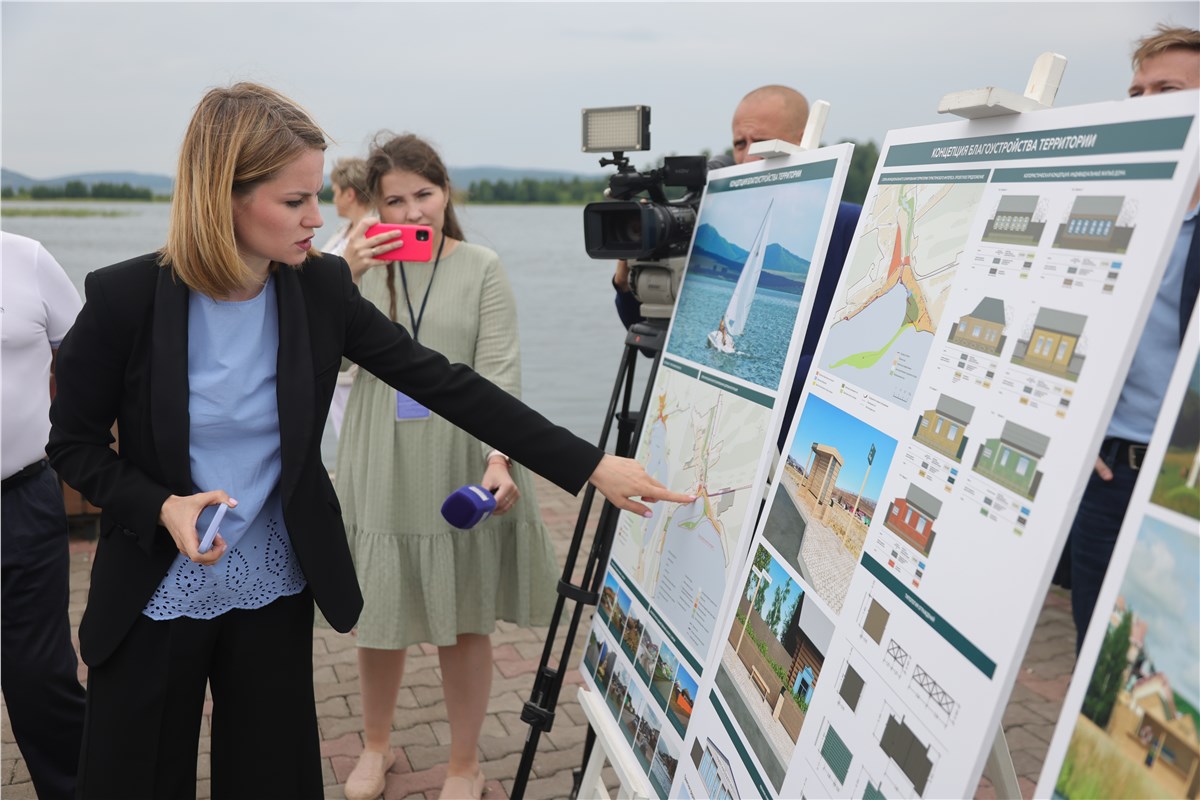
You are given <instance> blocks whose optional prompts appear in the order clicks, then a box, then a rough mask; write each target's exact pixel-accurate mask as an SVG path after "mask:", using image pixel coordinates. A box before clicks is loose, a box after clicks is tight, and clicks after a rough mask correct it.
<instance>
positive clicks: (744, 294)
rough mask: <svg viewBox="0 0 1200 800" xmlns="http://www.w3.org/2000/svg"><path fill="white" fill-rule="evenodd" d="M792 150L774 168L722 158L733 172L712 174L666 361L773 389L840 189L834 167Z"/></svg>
mask: <svg viewBox="0 0 1200 800" xmlns="http://www.w3.org/2000/svg"><path fill="white" fill-rule="evenodd" d="M846 152H847V154H848V153H849V148H847V150H846ZM794 158H795V159H796V161H795V163H790V164H786V165H782V166H777V167H775V168H774V169H768V168H767V165H766V163H765V162H752V163H746V164H742V165H740V166H735V167H729V168H728V169H730V170H733V171H735V172H731V173H730V174H731V175H732V176H733V177H726V178H721V177H718V178H716V179H713V180H710V183H709V185H708V187H707V188H706V190H705V194H704V198H703V199H702V200H701V203H700V210H699V212H698V214H697V217H696V227H695V232H694V234H693V237H692V244H691V247H690V249H689V250H688V258H687V267H686V269H685V270H684V274H683V278H682V280H681V281H680V284H679V295H678V300H677V301H676V303H675V314H674V315H673V317H672V318H671V327H670V329H669V331H668V333H667V342H666V347H665V348H664V349H665V352H664V356H665V357H666V362H667V363H668V364H672V363H674V364H677V365H678V366H680V367H681V368H683V369H685V370H688V369H700V370H701V371H703V372H706V373H709V374H711V375H714V376H721V377H724V378H733V379H735V381H736V382H745V383H746V384H749V385H750V386H753V387H760V388H762V389H765V390H767V391H768V392H774V391H777V390H778V389H779V387H780V385H781V382H782V381H783V375H784V372H785V364H786V362H787V360H788V354H789V349H790V348H791V346H792V344H793V342H794V341H795V333H796V331H797V323H798V321H799V316H800V306H801V301H802V300H803V298H804V297H805V290H806V287H807V286H808V285H809V284H810V283H813V280H814V279H819V278H820V266H819V264H813V258H814V253H815V252H816V248H817V242H818V239H819V237H820V234H821V230H822V226H823V225H825V224H826V223H829V224H832V219H833V211H834V210H836V208H837V199H838V196H839V192H840V188H839V189H838V190H837V191H836V192H835V191H834V186H833V183H834V181H833V178H832V177H831V176H830V172H832V167H827V168H826V169H818V170H811V171H809V172H804V171H803V170H800V169H797V168H796V165H797V164H799V163H800V158H801V157H799V156H797V157H794ZM822 163H824V162H822ZM772 166H774V165H772ZM800 166H803V164H800ZM839 187H840V184H839ZM814 288H815V284H814ZM796 346H797V349H798V347H799V345H798V343H796ZM789 376H790V375H789Z"/></svg>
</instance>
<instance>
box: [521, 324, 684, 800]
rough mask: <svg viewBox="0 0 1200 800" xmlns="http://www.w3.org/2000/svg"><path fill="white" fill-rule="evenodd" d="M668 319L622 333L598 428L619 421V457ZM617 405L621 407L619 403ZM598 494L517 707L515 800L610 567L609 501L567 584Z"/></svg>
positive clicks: (628, 448)
mask: <svg viewBox="0 0 1200 800" xmlns="http://www.w3.org/2000/svg"><path fill="white" fill-rule="evenodd" d="M667 322H668V320H666V319H653V318H652V319H648V320H647V321H645V322H639V323H636V324H634V325H632V326H630V328H629V333H628V334H627V335H626V337H625V351H624V353H623V354H622V355H621V365H620V366H619V367H618V368H617V379H616V382H615V383H614V384H613V391H612V397H611V398H610V399H609V401H608V411H607V413H606V415H605V418H604V427H603V428H602V429H601V431H600V442H599V446H600V448H601V449H604V448H605V445H606V444H608V437H609V433H610V431H611V430H612V422H613V420H614V419H615V420H616V422H617V441H616V444H615V447H614V449H613V452H614V453H615V454H616V455H619V456H629V455H630V454H631V453H632V450H633V447H634V444H635V443H636V441H637V436H638V434H639V433H640V432H641V426H642V421H643V420H644V419H645V418H646V409H647V408H649V404H650V395H651V393H652V392H653V391H654V376H655V374H656V373H657V372H658V365H659V362H660V361H661V359H662V348H663V344H664V343H665V341H666V337H667ZM639 351H641V352H644V353H646V354H647V355H652V356H653V358H654V360H653V362H652V363H651V366H650V374H649V377H648V378H647V380H646V391H645V393H644V394H643V396H642V403H641V407H640V408H639V409H638V410H637V411H632V410H631V409H630V402H631V400H632V399H633V377H634V372H635V367H636V365H637V360H638V353H639ZM618 403H620V411H619V412H618V410H617V405H618ZM595 493H596V489H595V487H593V486H591V485H589V486H588V487H587V490H586V491H585V492H584V494H583V504H582V505H581V506H580V508H579V516H578V517H577V518H576V520H575V534H574V536H573V538H572V539H571V548H570V550H568V551H567V558H566V563H565V564H564V565H563V574H562V578H561V579H560V580H559V582H558V601H557V602H556V603H555V606H554V616H553V617H551V619H550V631H549V633H548V634H547V635H546V646H545V648H544V649H543V650H542V660H541V662H540V663H539V664H538V669H537V673H536V674H535V676H534V679H533V691H532V692H531V693H530V696H529V702H527V703H526V704H525V707H524V709H522V711H521V720H522V721H524V722H525V723H527V724H528V725H529V735H528V736H527V737H526V739H525V750H524V752H523V753H522V754H521V763H520V765H519V766H518V767H517V774H516V778H515V779H514V781H513V790H512V797H513V798H515V800H520V798H522V797H524V796H525V784H526V783H527V782H528V780H529V771H530V770H531V769H532V768H533V759H534V756H535V755H537V748H538V742H539V741H540V740H541V735H542V733H543V732H548V731H549V730H550V729H551V727H553V725H554V709H555V707H556V706H557V705H558V693H559V691H560V690H561V689H562V683H563V670H564V669H566V666H567V662H568V660H570V657H571V648H572V647H574V644H575V632H576V630H577V629H578V627H579V619H580V617H582V616H583V611H584V607H585V606H595V605H596V603H597V602H598V600H599V598H600V588H601V585H602V583H603V581H604V570H605V568H606V567H607V566H608V555H609V552H610V550H611V549H612V539H613V533H614V532H615V531H616V528H617V518H618V515H619V513H620V512H619V510H618V509H617V508H616V507H615V506H613V505H612V504H611V503H609V502H608V501H605V502H604V505H603V506H602V507H601V509H600V519H599V521H598V522H597V523H596V533H595V535H594V536H593V537H592V549H591V552H590V553H588V558H587V563H586V564H585V565H584V570H583V577H582V580H581V581H580V584H579V585H578V586H576V585H575V584H573V583H571V577H572V575H573V574H574V572H575V561H576V559H577V558H578V556H579V550H580V547H581V546H582V544H583V534H584V531H585V530H586V528H587V524H588V516H589V514H590V513H591V509H592V499H593V498H594V496H595ZM567 600H573V601H574V602H575V608H574V611H572V613H571V621H570V623H569V626H568V627H567V631H566V641H565V642H564V644H563V649H562V652H561V654H560V655H559V657H558V660H557V662H556V664H555V666H553V667H551V666H550V665H549V664H550V656H551V652H552V651H553V649H554V639H555V636H556V634H557V631H558V626H559V622H560V620H561V618H562V613H563V608H564V606H565V604H566V601H567ZM595 741H596V733H595V731H593V730H592V729H591V727H589V728H588V733H587V740H586V741H585V742H584V749H583V763H584V764H586V763H587V761H588V758H590V756H591V753H592V746H593V745H594V744H595ZM581 778H582V770H579V771H576V773H575V787H574V789H573V790H572V792H571V797H572V798H574V797H575V796H576V795H577V794H578V793H579V781H580V779H581Z"/></svg>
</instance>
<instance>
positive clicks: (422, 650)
mask: <svg viewBox="0 0 1200 800" xmlns="http://www.w3.org/2000/svg"><path fill="white" fill-rule="evenodd" d="M538 491H539V495H540V498H541V500H542V506H543V510H544V511H545V513H546V517H547V519H551V518H553V519H556V520H558V522H557V523H556V525H555V527H552V529H551V533H552V538H553V540H554V545H555V548H556V551H558V552H559V553H560V554H563V553H565V552H566V549H567V544H568V542H569V539H570V535H571V531H572V529H573V527H574V521H575V509H576V508H577V507H578V501H577V500H576V499H575V498H572V497H570V496H569V495H566V494H565V493H563V492H561V490H558V489H557V488H556V487H552V486H551V485H550V484H548V483H546V482H545V481H541V480H540V479H539V480H538ZM555 498H557V499H555ZM72 548H73V552H72V571H71V581H72V591H71V601H70V602H71V610H72V619H73V620H74V621H75V624H77V623H78V617H79V615H80V614H82V611H83V607H84V604H85V603H86V598H87V581H88V579H89V577H90V569H91V552H92V550H93V549H94V543H90V544H86V543H85V544H78V543H77V542H75V541H73V542H72ZM582 568H583V565H582V563H580V564H579V565H577V568H576V572H577V573H581V572H582ZM572 611H573V608H572V607H571V605H570V604H567V607H566V609H565V612H566V615H567V616H565V617H564V619H563V620H562V622H563V623H564V624H560V625H559V626H558V629H557V631H556V636H555V642H554V643H553V645H552V652H551V664H552V665H553V664H554V663H555V660H556V659H557V658H559V656H560V655H561V653H562V649H563V642H565V638H566V633H567V631H566V627H567V626H566V624H565V623H566V622H568V621H569V619H570V616H569V615H570V614H571V613H572ZM590 616H591V612H590V611H585V613H584V617H585V619H583V620H581V623H580V626H579V628H578V629H577V630H576V632H575V641H574V644H573V647H572V649H571V652H570V653H569V657H568V658H567V661H566V666H565V667H564V673H563V689H562V695H561V697H560V701H559V703H558V705H557V707H556V709H555V712H556V716H555V720H554V725H553V727H552V729H551V730H550V731H548V732H545V733H543V734H542V736H541V737H540V741H539V746H538V753H537V755H536V757H535V758H534V761H533V767H532V774H531V775H530V780H529V783H528V785H527V786H526V793H525V797H526V798H528V800H541V799H542V798H561V797H565V796H566V794H567V793H568V792H569V791H570V789H571V786H572V783H573V773H574V771H575V770H577V769H579V768H580V767H581V766H582V760H583V742H584V739H585V737H586V733H587V717H586V715H585V714H584V713H583V710H582V708H580V706H579V702H578V700H577V698H576V695H577V690H576V688H575V686H576V685H577V683H578V682H579V680H580V677H579V676H578V675H579V673H578V664H579V660H580V658H581V654H582V650H583V646H584V644H585V640H586V631H587V629H588V627H589V626H590V622H589V621H588V619H589V618H590ZM547 632H548V630H547V629H546V628H532V629H524V628H519V627H517V626H515V625H513V624H512V623H508V622H500V623H498V624H497V627H496V632H495V633H494V634H493V636H492V642H493V655H494V662H495V670H494V672H493V675H492V692H491V694H492V696H491V699H490V702H489V708H488V714H487V716H486V717H485V719H484V727H483V732H482V736H481V744H480V751H481V759H482V764H483V769H484V773H485V775H487V776H488V784H487V785H488V787H489V793H488V798H489V800H500V798H506V797H508V796H509V795H510V793H511V790H512V785H513V779H514V777H515V775H516V773H517V769H518V767H519V765H520V761H521V756H522V754H523V751H524V747H525V741H526V737H527V735H528V733H529V726H528V725H526V724H525V723H524V722H522V721H521V719H520V713H521V711H522V709H523V707H524V705H525V702H526V701H527V700H528V699H529V693H530V691H531V689H532V685H533V675H534V673H535V671H536V668H537V665H538V664H539V663H540V660H541V657H542V652H543V649H544V646H545V640H546V636H547ZM437 652H438V651H437V648H436V647H433V646H424V647H413V648H410V650H409V658H408V663H407V665H406V666H407V670H406V675H405V681H404V685H403V686H402V687H401V689H400V692H399V695H398V698H397V707H396V711H395V713H394V715H393V730H392V731H391V733H390V735H389V741H390V743H391V744H392V746H393V747H394V748H395V750H396V754H397V760H396V765H395V766H394V767H393V768H392V771H390V772H389V773H388V776H387V780H388V783H387V788H386V790H385V797H386V798H388V800H397V799H398V798H403V797H412V798H421V800H436V798H437V794H438V791H439V790H440V788H441V784H442V781H443V780H444V776H445V766H444V764H445V760H446V758H447V757H448V752H449V748H448V741H449V726H448V723H447V722H446V708H445V702H444V698H443V697H442V688H441V671H440V667H439V662H438V656H437ZM313 657H314V662H315V663H316V669H315V671H314V693H315V695H316V698H317V702H318V716H319V720H320V731H321V735H322V742H321V756H322V760H321V768H322V776H323V781H324V783H325V796H326V797H327V798H341V797H344V792H343V791H342V781H344V780H345V778H346V776H348V775H349V771H350V770H351V769H353V766H354V763H355V761H356V760H357V758H358V755H359V754H360V753H361V752H362V727H361V726H362V716H361V715H362V698H361V694H360V686H359V679H358V664H357V639H356V637H354V636H352V635H345V634H339V633H337V632H336V631H333V630H331V629H328V628H320V627H318V628H317V629H316V630H315V632H314V639H313ZM1073 666H1074V627H1073V624H1072V622H1071V616H1070V595H1069V594H1066V593H1061V592H1056V591H1052V592H1051V593H1050V594H1048V595H1047V597H1046V599H1045V602H1044V604H1043V607H1042V610H1041V614H1040V616H1039V619H1038V622H1037V624H1036V626H1035V629H1034V635H1033V637H1032V638H1031V643H1030V647H1029V650H1028V652H1027V653H1026V656H1025V658H1024V659H1023V664H1022V666H1021V668H1020V671H1019V672H1018V679H1017V682H1016V683H1015V685H1014V688H1013V693H1012V697H1011V698H1010V701H1009V704H1008V706H1007V708H1006V710H1005V713H1004V727H1005V729H1006V731H1007V738H1008V741H1009V746H1010V749H1011V751H1012V754H1013V762H1014V766H1015V767H1016V770H1017V773H1018V776H1019V780H1020V784H1021V789H1022V794H1023V795H1024V796H1025V797H1029V796H1030V795H1031V794H1032V790H1033V786H1034V784H1035V783H1036V780H1037V777H1038V774H1039V772H1040V770H1041V762H1042V760H1043V759H1044V757H1045V751H1046V749H1047V744H1046V743H1047V741H1048V740H1049V737H1050V736H1051V735H1052V732H1053V726H1054V724H1055V722H1056V720H1057V715H1058V709H1059V707H1060V706H1061V703H1062V700H1063V697H1064V696H1065V691H1066V686H1067V683H1068V681H1069V676H1070V674H1071V670H1072V669H1073ZM80 674H81V677H82V678H83V679H86V674H87V671H86V667H84V666H83V665H82V664H81V665H80ZM209 724H210V720H209V717H208V716H205V717H204V718H203V719H202V721H201V729H202V735H201V740H200V744H199V748H198V753H199V755H198V760H197V764H198V768H200V769H201V771H202V772H201V774H207V769H208V766H207V764H208V755H207V754H208V753H209V752H210V750H211V742H210V740H209V733H208V731H209ZM0 744H2V745H3V750H4V753H3V755H4V756H7V758H3V760H2V761H0V794H2V795H3V797H4V798H5V800H8V799H9V798H22V797H33V796H34V794H33V789H32V784H31V783H30V781H29V775H28V771H27V769H26V767H25V765H24V762H23V761H22V760H21V759H20V758H19V757H18V752H17V750H16V748H15V744H13V741H12V735H11V731H10V730H9V726H8V724H7V716H6V715H5V712H4V710H3V704H2V702H0ZM602 780H603V783H604V784H605V786H606V787H607V788H608V790H609V792H610V794H616V793H617V790H618V788H619V785H618V782H617V780H616V775H615V773H614V772H613V770H612V769H611V767H607V768H606V769H605V770H604V771H603V772H602ZM210 792H211V788H210V785H209V781H208V779H207V778H203V779H201V780H200V782H199V785H198V787H197V797H198V800H205V799H206V798H208V797H209V796H210ZM975 796H976V797H980V798H985V797H986V798H991V797H994V796H995V791H994V788H993V787H991V784H990V783H989V782H988V781H987V780H986V779H984V780H981V781H980V784H979V786H978V787H977V789H976V793H975Z"/></svg>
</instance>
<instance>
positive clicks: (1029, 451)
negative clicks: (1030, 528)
mask: <svg viewBox="0 0 1200 800" xmlns="http://www.w3.org/2000/svg"><path fill="white" fill-rule="evenodd" d="M1049 446H1050V439H1049V437H1046V436H1043V435H1042V434H1040V433H1037V432H1035V431H1031V430H1029V429H1028V428H1025V427H1022V426H1021V425H1018V424H1016V423H1015V422H1011V421H1009V422H1005V423H1004V428H1003V430H1001V431H1000V436H999V437H998V438H995V439H988V440H987V441H985V442H984V443H983V446H982V447H980V448H979V453H978V454H977V455H976V456H975V471H976V472H978V473H979V474H980V475H983V476H984V477H986V478H990V479H991V480H993V481H995V482H996V483H998V484H1000V485H1001V486H1003V487H1004V488H1006V489H1011V490H1012V491H1014V492H1016V493H1017V494H1019V495H1021V496H1022V497H1024V498H1027V499H1029V500H1032V499H1034V497H1035V496H1036V495H1037V490H1038V485H1039V484H1041V482H1042V473H1041V472H1039V471H1038V468H1037V467H1038V463H1039V462H1040V461H1041V460H1042V458H1043V457H1044V456H1045V455H1046V448H1047V447H1049Z"/></svg>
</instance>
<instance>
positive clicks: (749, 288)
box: [725, 200, 775, 336]
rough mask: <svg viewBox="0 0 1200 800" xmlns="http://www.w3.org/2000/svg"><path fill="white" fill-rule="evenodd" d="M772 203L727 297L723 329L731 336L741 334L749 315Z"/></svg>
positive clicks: (765, 247)
mask: <svg viewBox="0 0 1200 800" xmlns="http://www.w3.org/2000/svg"><path fill="white" fill-rule="evenodd" d="M774 205H775V201H774V200H772V201H771V203H770V205H768V206H767V213H766V214H764V215H763V221H762V224H761V225H759V227H758V235H757V236H755V237H754V243H753V244H751V245H750V254H749V255H748V256H747V257H746V263H745V265H744V266H743V267H742V274H741V276H740V277H739V278H738V282H737V286H736V287H734V290H733V297H730V298H729V307H728V308H726V309H725V330H726V331H728V332H729V333H730V334H731V335H733V336H740V335H741V334H742V330H743V329H744V328H745V327H746V318H747V317H749V316H750V304H751V303H753V302H754V291H755V290H756V289H757V288H758V278H759V276H760V275H762V267H763V258H764V257H765V256H766V252H767V231H768V229H769V228H770V227H771V225H770V221H771V208H772V206H774Z"/></svg>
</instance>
